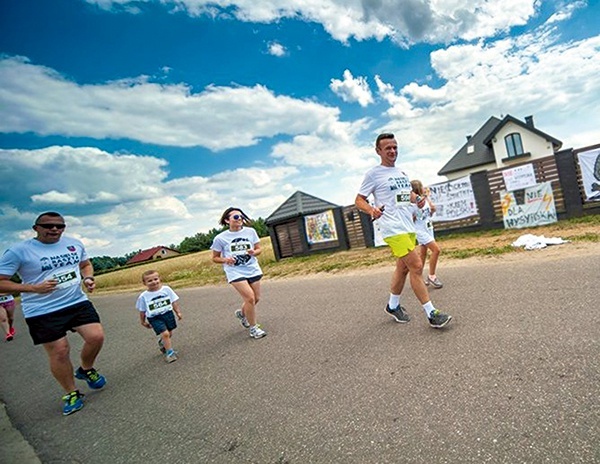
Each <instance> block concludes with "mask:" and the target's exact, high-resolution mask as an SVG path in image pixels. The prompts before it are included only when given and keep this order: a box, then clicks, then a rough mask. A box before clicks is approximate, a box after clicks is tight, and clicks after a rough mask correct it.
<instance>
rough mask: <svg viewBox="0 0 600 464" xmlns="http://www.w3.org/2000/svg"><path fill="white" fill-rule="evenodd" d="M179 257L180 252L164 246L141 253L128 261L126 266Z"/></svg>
mask: <svg viewBox="0 0 600 464" xmlns="http://www.w3.org/2000/svg"><path fill="white" fill-rule="evenodd" d="M177 255H179V252H178V251H175V250H172V249H171V248H167V247H164V246H157V247H154V248H148V249H147V250H142V251H140V252H139V253H138V254H137V255H135V256H134V257H133V258H131V259H130V260H129V261H127V262H126V263H125V265H129V264H137V263H143V262H146V261H153V260H155V259H163V258H171V257H172V256H177Z"/></svg>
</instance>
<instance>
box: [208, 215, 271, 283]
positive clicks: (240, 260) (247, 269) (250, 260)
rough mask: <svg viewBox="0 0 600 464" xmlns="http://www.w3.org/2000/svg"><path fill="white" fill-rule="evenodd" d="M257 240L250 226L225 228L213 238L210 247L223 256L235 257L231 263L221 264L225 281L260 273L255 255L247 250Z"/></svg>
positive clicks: (254, 275)
mask: <svg viewBox="0 0 600 464" xmlns="http://www.w3.org/2000/svg"><path fill="white" fill-rule="evenodd" d="M258 242H260V239H259V238H258V234H257V233H256V231H255V230H254V229H253V228H252V227H242V228H241V229H240V230H238V231H236V232H232V231H231V230H225V231H223V232H221V233H220V234H219V235H217V236H216V237H215V238H214V240H213V243H212V245H211V247H210V249H211V250H214V251H217V252H220V253H221V256H222V257H223V258H229V257H233V258H234V259H235V264H233V265H231V264H223V270H224V271H225V276H226V277H227V282H231V281H233V280H237V279H241V278H244V279H248V278H250V277H256V276H259V275H261V274H262V270H261V268H260V266H259V264H258V259H256V256H253V255H249V254H248V250H251V249H254V245H255V244H257V243H258Z"/></svg>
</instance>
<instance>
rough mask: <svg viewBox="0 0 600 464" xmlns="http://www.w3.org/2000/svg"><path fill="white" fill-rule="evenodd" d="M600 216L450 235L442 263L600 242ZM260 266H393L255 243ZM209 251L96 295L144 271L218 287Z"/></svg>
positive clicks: (294, 270) (363, 252)
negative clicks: (521, 243)
mask: <svg viewBox="0 0 600 464" xmlns="http://www.w3.org/2000/svg"><path fill="white" fill-rule="evenodd" d="M598 231H600V215H593V216H586V217H584V218H578V219H575V220H567V221H561V222H558V223H556V224H552V225H549V226H543V227H537V228H533V229H518V230H515V229H512V230H503V229H498V230H492V231H487V232H475V233H470V234H453V235H448V236H442V237H439V238H438V243H439V244H440V247H441V248H442V259H443V260H451V259H462V258H469V257H472V256H492V255H498V254H504V253H518V252H522V250H519V249H515V248H513V247H512V246H511V243H512V242H514V241H515V240H516V239H517V238H518V237H520V236H521V235H523V234H534V235H544V236H546V237H561V238H563V239H565V240H571V241H582V242H599V241H600V234H599V232H598ZM261 247H262V249H263V252H262V254H261V255H260V257H259V262H260V265H261V267H262V269H263V271H264V273H265V275H267V276H268V277H269V279H279V278H289V277H299V276H306V275H309V274H317V273H337V272H346V271H350V270H357V269H363V268H369V267H376V266H377V267H381V266H390V265H392V264H393V263H394V259H393V257H392V256H391V255H390V252H389V249H388V248H387V247H379V248H360V249H352V250H348V251H339V252H334V253H319V254H315V255H310V256H303V257H297V258H288V259H284V260H281V261H279V262H277V261H276V260H275V256H274V253H273V247H272V245H271V241H270V239H269V238H268V237H267V238H263V239H261ZM211 256H212V252H211V251H210V250H207V251H201V252H198V253H191V254H188V255H183V256H177V257H174V258H169V259H165V260H162V261H160V260H159V261H154V262H152V263H149V264H143V265H139V266H136V267H132V268H127V269H121V270H117V271H114V272H110V273H106V274H102V275H99V276H97V279H96V286H97V290H98V293H108V292H123V291H136V290H140V291H141V290H142V289H143V285H142V283H141V275H142V273H143V272H144V271H146V270H148V269H155V270H157V271H158V272H159V273H160V275H161V278H162V280H163V281H164V282H168V284H169V285H170V286H171V287H173V288H182V287H198V286H204V285H215V284H223V283H224V282H225V277H224V274H223V269H222V267H221V265H219V264H214V263H213V262H212V261H211Z"/></svg>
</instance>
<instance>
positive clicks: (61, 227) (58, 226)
mask: <svg viewBox="0 0 600 464" xmlns="http://www.w3.org/2000/svg"><path fill="white" fill-rule="evenodd" d="M36 226H38V227H41V228H42V229H46V230H50V229H54V228H55V227H56V228H57V229H58V230H62V229H64V228H65V227H67V225H66V224H36Z"/></svg>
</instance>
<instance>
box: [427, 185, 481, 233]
mask: <svg viewBox="0 0 600 464" xmlns="http://www.w3.org/2000/svg"><path fill="white" fill-rule="evenodd" d="M429 195H430V198H431V201H433V203H434V204H435V206H436V208H437V210H436V212H435V214H434V215H433V217H432V220H433V221H434V222H436V221H454V220H457V219H464V218H467V217H471V216H476V215H477V214H478V212H477V203H476V202H475V194H474V193H473V186H472V185H471V178H470V177H469V176H465V177H461V178H460V179H456V180H451V181H448V182H444V183H441V184H434V185H430V186H429Z"/></svg>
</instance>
